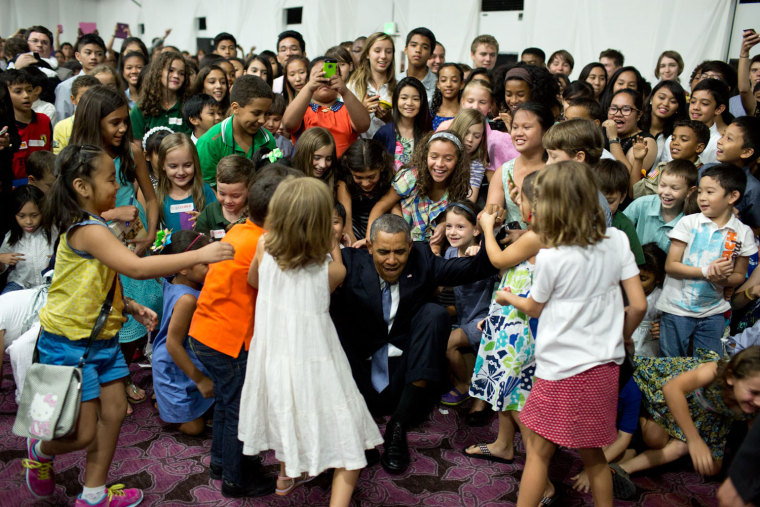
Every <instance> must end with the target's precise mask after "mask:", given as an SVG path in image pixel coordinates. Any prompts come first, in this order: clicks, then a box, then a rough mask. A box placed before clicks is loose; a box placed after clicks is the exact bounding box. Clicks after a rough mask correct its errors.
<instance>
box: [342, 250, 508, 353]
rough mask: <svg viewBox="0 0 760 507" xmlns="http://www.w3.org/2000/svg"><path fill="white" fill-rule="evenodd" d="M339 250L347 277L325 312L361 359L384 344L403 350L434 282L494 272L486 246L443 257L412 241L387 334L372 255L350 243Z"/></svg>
mask: <svg viewBox="0 0 760 507" xmlns="http://www.w3.org/2000/svg"><path fill="white" fill-rule="evenodd" d="M342 254H343V263H344V264H345V265H346V278H345V280H344V281H343V284H342V285H341V287H339V288H338V289H337V290H336V291H335V294H334V296H333V299H332V304H331V307H330V313H331V314H332V316H333V320H334V321H335V326H336V328H337V330H338V335H339V336H340V340H341V343H342V344H343V348H344V349H345V351H346V355H347V356H348V358H349V360H350V361H355V360H364V359H366V358H368V357H370V356H371V355H372V354H373V353H374V352H375V351H376V350H377V349H379V348H380V347H382V346H383V345H385V344H386V343H392V344H393V345H395V346H396V347H398V348H399V349H401V350H404V349H405V347H406V342H407V340H408V338H409V329H410V324H411V321H412V319H413V318H414V316H415V315H416V314H417V312H418V311H419V309H420V308H421V307H422V306H423V305H424V304H425V303H429V302H431V301H433V296H434V293H435V290H436V288H437V287H439V286H456V285H463V284H467V283H471V282H474V281H477V280H481V279H483V278H486V277H488V276H491V275H493V274H495V273H496V269H495V268H494V267H493V266H492V265H491V263H490V261H489V260H488V255H487V254H486V250H485V248H481V249H480V252H479V253H478V254H477V255H476V256H474V257H466V258H457V259H444V258H442V257H439V256H436V255H435V254H433V252H432V251H431V250H430V245H429V244H427V243H423V242H415V243H413V245H412V251H411V252H410V253H409V260H408V261H407V264H406V266H405V267H404V270H403V272H402V273H401V277H400V278H399V282H398V283H399V298H400V299H399V305H398V310H397V312H396V317H395V319H394V320H393V327H392V328H391V331H390V333H389V332H388V326H387V325H386V324H385V320H384V319H383V305H382V302H381V300H380V277H379V275H378V274H377V270H376V269H375V264H374V263H373V261H372V255H370V253H369V252H368V251H367V250H364V249H361V250H360V249H354V248H345V249H343V250H342Z"/></svg>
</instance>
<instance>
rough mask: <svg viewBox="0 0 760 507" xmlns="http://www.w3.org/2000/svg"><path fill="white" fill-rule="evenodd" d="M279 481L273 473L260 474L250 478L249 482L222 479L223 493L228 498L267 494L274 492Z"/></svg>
mask: <svg viewBox="0 0 760 507" xmlns="http://www.w3.org/2000/svg"><path fill="white" fill-rule="evenodd" d="M276 483H277V481H276V480H275V478H274V477H272V476H271V475H259V476H257V477H255V478H251V479H248V482H247V484H245V485H239V484H233V483H231V482H227V481H222V495H223V496H225V497H227V498H244V497H257V496H266V495H271V494H272V493H274V488H275V485H276Z"/></svg>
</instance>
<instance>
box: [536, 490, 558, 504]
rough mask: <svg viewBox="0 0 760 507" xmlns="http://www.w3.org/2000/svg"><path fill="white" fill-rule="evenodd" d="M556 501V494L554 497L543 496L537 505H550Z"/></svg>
mask: <svg viewBox="0 0 760 507" xmlns="http://www.w3.org/2000/svg"><path fill="white" fill-rule="evenodd" d="M556 499H557V494H556V493H555V494H554V496H545V497H542V498H541V501H540V502H538V505H552V504H553V503H554V501H555V500H556Z"/></svg>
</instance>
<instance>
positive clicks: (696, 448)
mask: <svg viewBox="0 0 760 507" xmlns="http://www.w3.org/2000/svg"><path fill="white" fill-rule="evenodd" d="M717 373H718V364H717V363H705V364H701V365H699V366H698V367H697V368H695V369H693V370H691V371H687V372H685V373H681V374H680V375H678V376H677V377H675V378H673V379H671V380H670V381H668V382H667V383H666V384H665V385H664V386H663V388H662V394H663V396H664V397H665V402H666V403H667V404H668V408H669V409H670V412H671V413H672V414H673V418H674V419H675V420H676V423H678V426H679V427H680V428H681V431H682V432H683V434H684V435H685V436H686V445H687V446H688V447H689V454H690V455H691V461H692V463H693V464H694V469H695V470H696V471H697V472H699V473H700V474H702V475H714V474H715V473H716V472H717V471H718V470H717V466H716V463H715V461H714V460H713V457H712V452H711V451H710V448H709V447H708V446H707V444H706V443H705V441H704V440H703V439H702V437H701V436H700V435H699V431H698V430H697V427H696V426H695V425H694V420H693V419H692V418H691V413H689V405H688V402H687V401H686V395H687V394H689V393H690V392H692V391H694V390H695V389H698V388H700V387H704V386H706V385H708V384H710V383H711V382H713V381H714V380H715V378H716V377H717Z"/></svg>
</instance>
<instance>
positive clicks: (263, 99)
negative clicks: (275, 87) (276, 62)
mask: <svg viewBox="0 0 760 507" xmlns="http://www.w3.org/2000/svg"><path fill="white" fill-rule="evenodd" d="M272 97H273V94H272V89H271V88H269V85H267V84H266V82H265V81H263V80H262V79H261V78H259V77H258V76H251V75H245V76H240V77H239V78H238V79H237V80H236V81H235V86H234V87H233V88H232V92H231V94H230V100H231V102H232V104H231V105H230V109H231V110H232V116H230V117H229V118H227V119H225V120H224V121H222V122H221V123H217V124H216V125H214V126H213V127H211V128H210V129H209V130H208V131H207V132H206V133H205V134H203V135H202V136H201V138H200V139H198V144H196V148H197V149H198V158H199V159H200V161H201V172H202V173H203V179H204V180H205V181H206V183H208V184H209V185H211V186H212V187H213V188H216V165H217V164H218V163H219V161H220V160H221V159H222V158H223V157H226V156H227V155H242V156H244V157H245V158H247V159H251V158H252V157H253V154H254V153H255V152H256V151H258V150H259V149H260V148H262V147H267V148H269V149H272V150H273V149H275V148H276V147H277V144H276V142H275V138H274V136H273V135H272V134H271V133H270V132H269V131H268V130H267V129H265V128H263V125H264V122H265V121H266V114H267V112H269V107H270V106H271V105H272Z"/></svg>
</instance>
